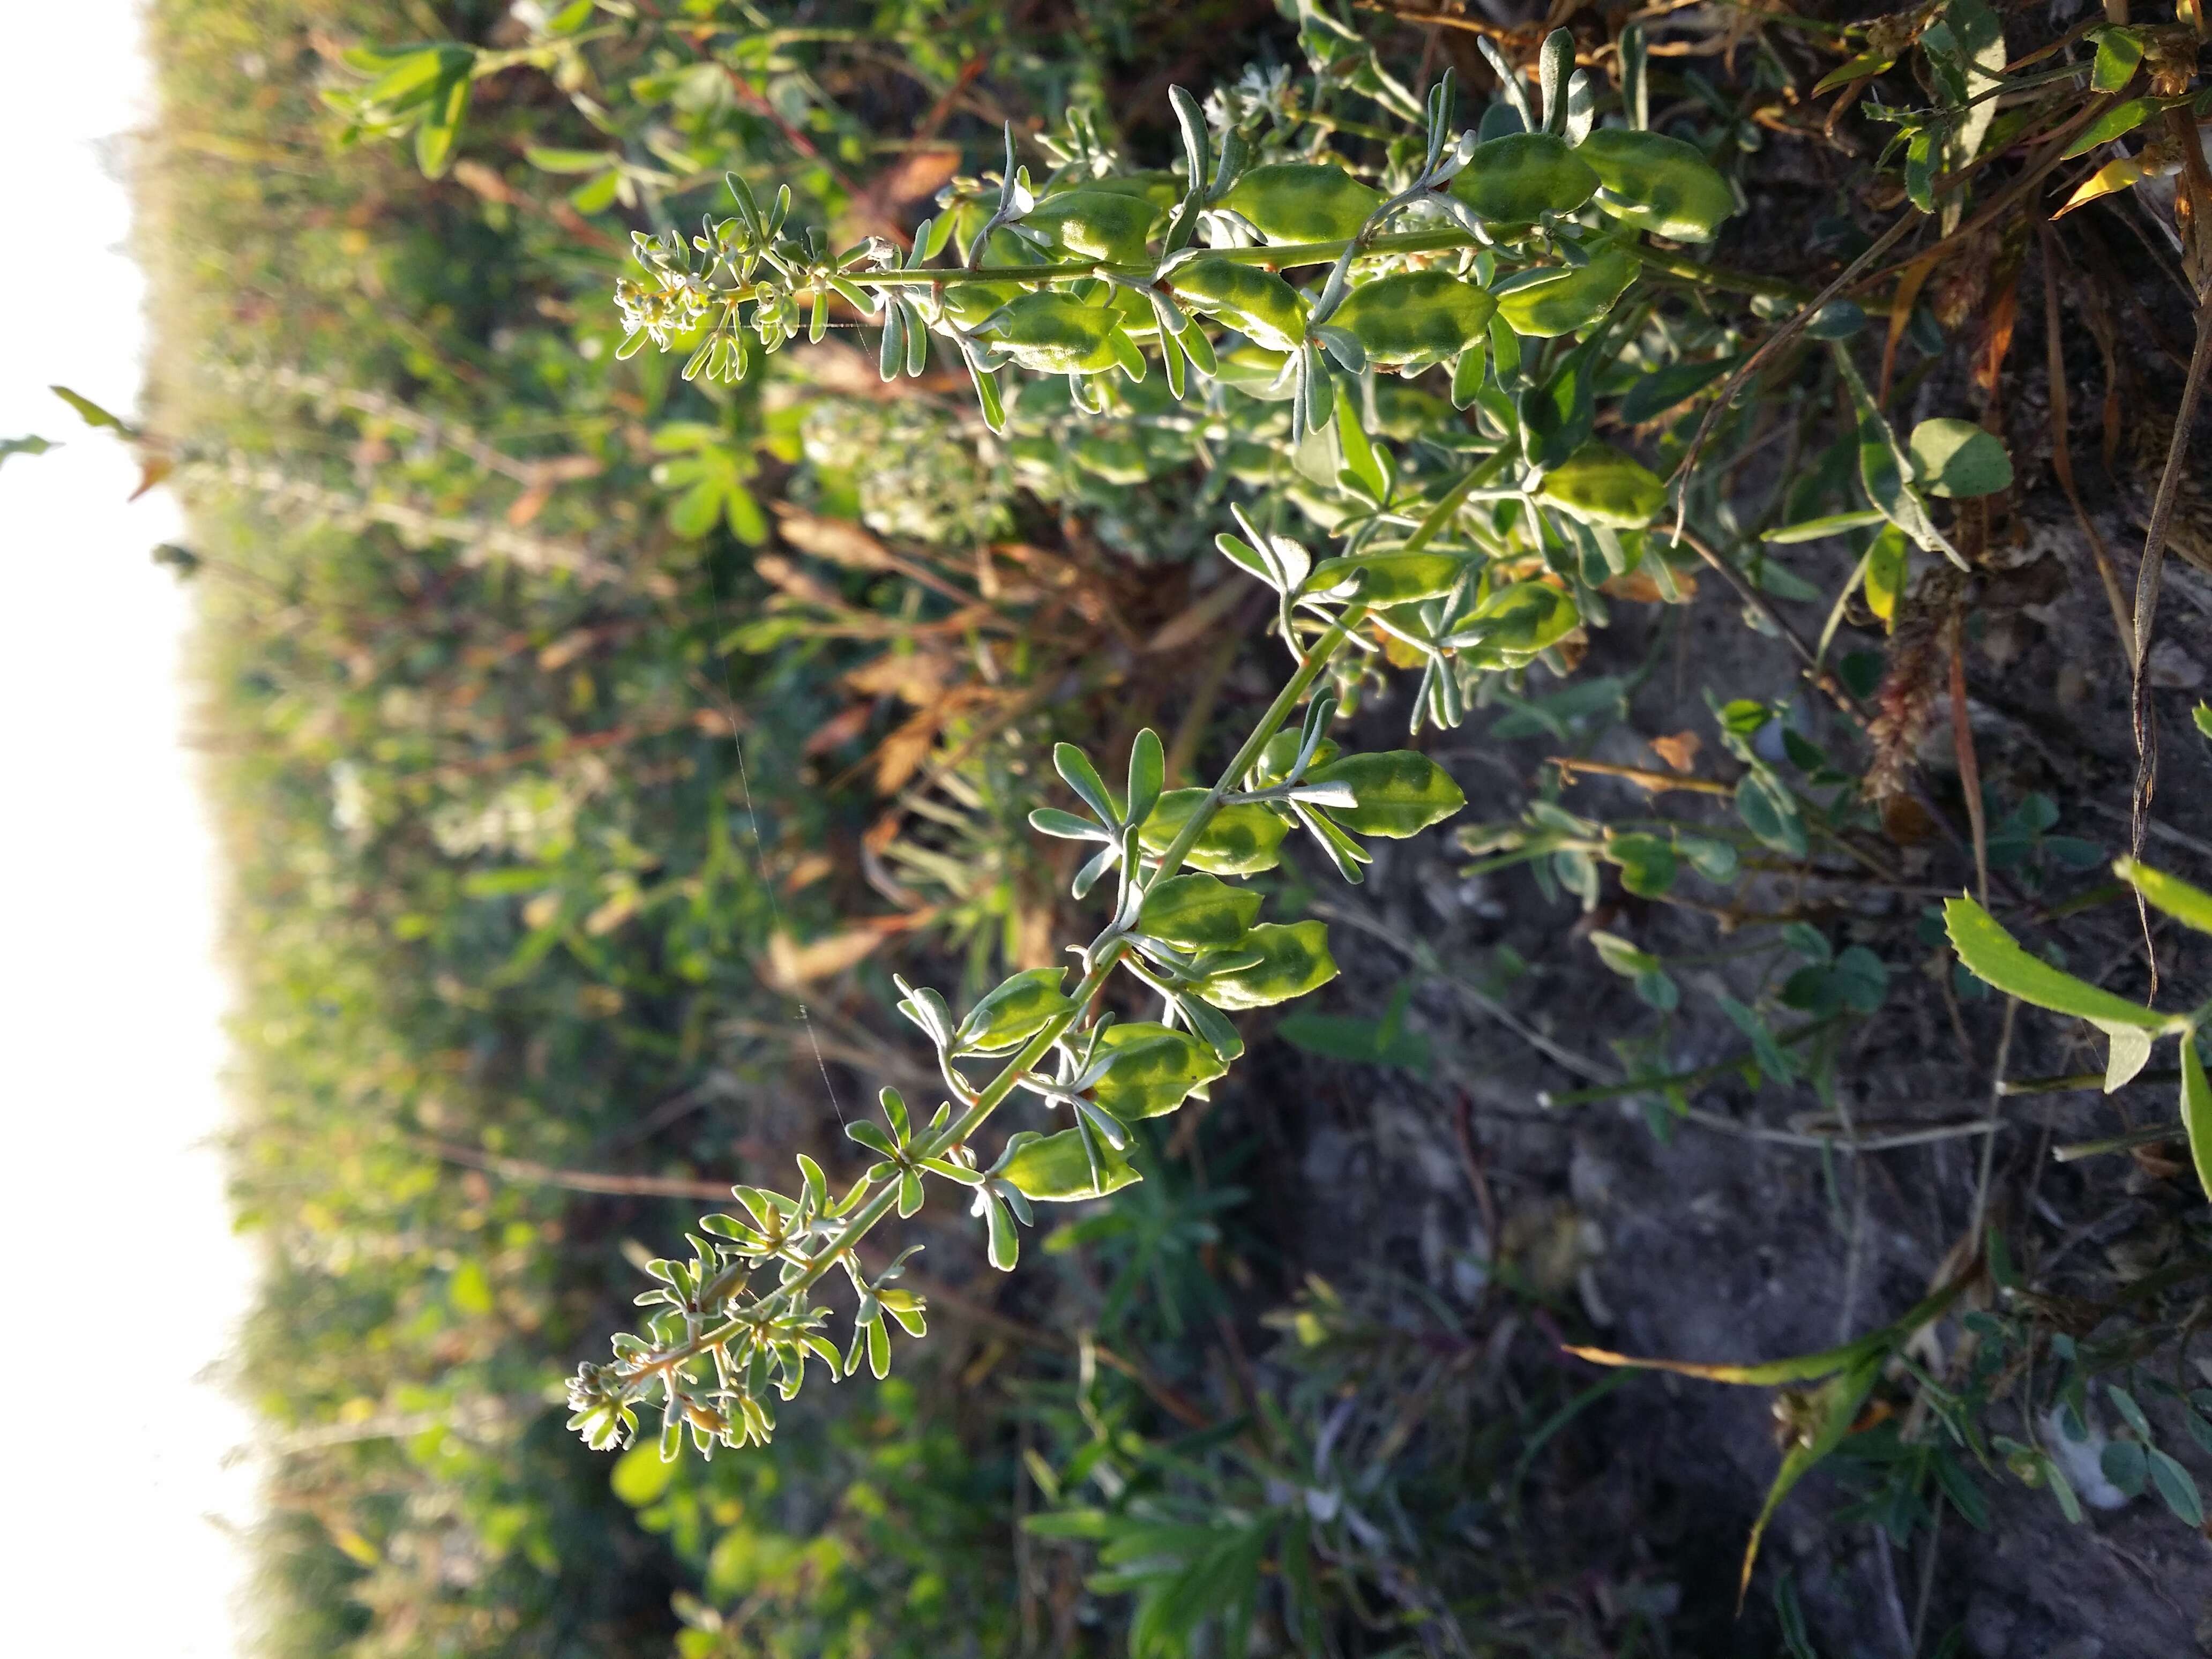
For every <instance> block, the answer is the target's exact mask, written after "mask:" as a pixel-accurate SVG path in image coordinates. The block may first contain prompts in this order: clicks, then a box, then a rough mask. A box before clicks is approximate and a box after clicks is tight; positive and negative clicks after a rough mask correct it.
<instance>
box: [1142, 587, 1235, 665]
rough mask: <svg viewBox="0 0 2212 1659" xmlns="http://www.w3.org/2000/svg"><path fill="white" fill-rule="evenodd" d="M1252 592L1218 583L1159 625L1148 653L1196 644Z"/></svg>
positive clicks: (1178, 649)
mask: <svg viewBox="0 0 2212 1659" xmlns="http://www.w3.org/2000/svg"><path fill="white" fill-rule="evenodd" d="M1249 591H1250V590H1249V588H1245V587H1243V586H1240V585H1239V584H1237V583H1236V582H1226V581H1225V582H1218V583H1216V584H1215V585H1214V586H1213V587H1212V589H1210V590H1209V591H1208V592H1206V593H1204V594H1201V595H1200V597H1199V599H1197V601H1196V602H1195V603H1194V604H1192V605H1190V606H1189V607H1188V608H1187V609H1185V610H1184V611H1181V612H1179V613H1178V614H1176V616H1173V617H1170V618H1168V620H1167V621H1166V622H1164V623H1162V624H1161V625H1160V629H1159V631H1158V633H1157V634H1154V635H1152V638H1151V639H1149V640H1147V641H1146V642H1145V652H1146V655H1148V656H1153V655H1158V653H1161V652H1164V651H1180V650H1181V649H1182V647H1185V646H1187V645H1193V644H1195V643H1196V642H1197V641H1199V640H1200V639H1203V638H1204V637H1205V636H1206V634H1207V633H1208V632H1209V631H1210V630H1211V629H1212V627H1213V625H1214V624H1215V623H1218V622H1219V621H1220V620H1221V619H1222V618H1223V617H1225V616H1227V615H1228V614H1229V612H1230V611H1231V610H1232V609H1233V608H1234V607H1235V606H1236V604H1237V600H1239V599H1243V597H1244V595H1245V594H1246V593H1247V592H1249Z"/></svg>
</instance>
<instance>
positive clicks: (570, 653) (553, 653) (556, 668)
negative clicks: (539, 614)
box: [538, 628, 599, 674]
mask: <svg viewBox="0 0 2212 1659" xmlns="http://www.w3.org/2000/svg"><path fill="white" fill-rule="evenodd" d="M598 637H599V635H598V633H597V632H596V631H595V630H593V629H589V628H578V629H571V630H570V631H569V632H568V633H566V634H563V635H562V636H561V637H560V638H559V639H557V640H556V641H553V643H552V644H550V645H549V646H547V647H545V648H544V650H542V651H540V652H539V653H538V667H539V668H540V669H542V670H543V671H545V672H546V673H548V674H556V673H558V672H560V671H561V670H562V669H564V668H566V667H567V666H568V665H569V664H570V663H572V662H574V661H575V660H576V659H577V658H579V657H580V656H582V655H583V654H584V653H586V651H588V650H590V649H591V648H592V641H593V640H595V639H597V638H598Z"/></svg>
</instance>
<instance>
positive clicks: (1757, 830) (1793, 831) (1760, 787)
mask: <svg viewBox="0 0 2212 1659" xmlns="http://www.w3.org/2000/svg"><path fill="white" fill-rule="evenodd" d="M1735 810H1736V816H1737V817H1740V818H1741V819H1742V820H1743V822H1744V827H1745V828H1746V829H1749V830H1750V831H1751V833H1752V834H1753V835H1754V836H1758V837H1759V840H1761V841H1763V842H1765V843H1766V844H1767V845H1768V846H1769V847H1771V848H1774V850H1775V851H1776V852H1778V853H1785V854H1788V855H1789V856H1790V857H1791V858H1793V859H1802V858H1803V857H1804V856H1805V853H1806V849H1807V842H1806V840H1805V821H1804V819H1803V818H1802V817H1799V816H1798V812H1797V803H1796V800H1795V799H1792V798H1791V796H1790V792H1789V790H1788V789H1787V788H1785V787H1784V786H1782V785H1781V784H1779V783H1777V782H1775V781H1772V780H1771V779H1770V778H1768V777H1767V776H1765V775H1764V774H1762V773H1760V772H1758V771H1751V772H1747V773H1745V774H1744V775H1743V778H1742V781H1741V782H1739V783H1738V784H1737V785H1736V787H1735Z"/></svg>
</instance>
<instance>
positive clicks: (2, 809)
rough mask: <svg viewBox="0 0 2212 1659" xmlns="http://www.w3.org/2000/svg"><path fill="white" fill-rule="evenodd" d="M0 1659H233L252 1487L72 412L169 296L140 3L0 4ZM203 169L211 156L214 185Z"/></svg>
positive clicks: (205, 1116) (164, 843)
mask: <svg viewBox="0 0 2212 1659" xmlns="http://www.w3.org/2000/svg"><path fill="white" fill-rule="evenodd" d="M0 39H4V40H5V42H6V46H7V56H8V61H9V64H10V66H11V69H12V71H13V72H12V73H10V74H9V76H7V90H6V95H5V96H4V97H0V155H4V156H6V157H7V158H8V163H7V166H6V167H5V168H4V169H0V222H4V223H6V224H8V225H9V226H10V227H11V228H12V230H13V234H12V235H11V236H10V239H9V240H10V249H9V253H8V255H7V257H6V258H0V439H5V438H15V437H21V436H22V435H25V434H27V433H36V434H39V435H41V436H44V437H46V438H49V439H52V440H55V441H60V442H63V443H64V445H65V447H64V448H61V449H58V450H55V451H52V452H50V453H47V454H45V455H40V456H21V455H18V456H14V457H10V458H9V459H6V460H5V461H0V882H4V883H5V890H4V894H0V1130H4V1134H5V1139H4V1142H0V1145H4V1146H5V1149H6V1150H5V1153H4V1162H0V1169H4V1170H5V1171H6V1180H5V1182H4V1185H0V1317H4V1319H5V1322H6V1326H5V1328H6V1342H7V1353H8V1362H7V1363H8V1366H9V1372H10V1376H11V1386H10V1389H9V1394H10V1399H9V1410H8V1415H9V1425H8V1431H7V1434H6V1444H5V1449H4V1451H0V1459H4V1462H0V1468H4V1470H5V1479H4V1490H5V1492H6V1494H7V1496H6V1501H5V1502H4V1503H0V1650H5V1651H8V1652H13V1653H17V1654H25V1655H28V1654H33V1653H53V1654H67V1655H70V1656H71V1659H107V1656H111V1655H112V1656H116V1659H122V1656H125V1655H130V1656H133V1659H137V1656H141V1655H145V1654H153V1653H158V1654H161V1655H163V1656H174V1659H187V1656H189V1659H216V1656H229V1655H231V1654H233V1653H234V1652H236V1651H237V1650H238V1648H239V1644H238V1642H237V1640H236V1638H235V1633H234V1632H235V1631H236V1629H237V1628H238V1627H239V1626H237V1625H236V1623H235V1622H234V1620H236V1618H237V1617H238V1616H239V1613H240V1608H239V1606H238V1603H239V1601H240V1596H239V1588H240V1577H241V1571H242V1568H241V1559H240V1552H239V1550H238V1549H237V1547H235V1545H234V1542H233V1540H232V1538H231V1536H230V1535H229V1534H227V1533H226V1531H225V1530H224V1529H223V1528H222V1526H220V1525H218V1524H217V1522H216V1521H215V1520H214V1519H211V1518H210V1517H211V1516H224V1517H228V1519H229V1520H230V1521H231V1522H233V1523H242V1522H246V1520H247V1519H248V1518H250V1516H252V1513H253V1506H254V1503H255V1492H254V1482H255V1479H256V1476H255V1474H254V1472H253V1470H252V1467H251V1465H250V1464H249V1463H246V1462H242V1461H241V1462H235V1463H233V1464H231V1466H230V1467H228V1468H226V1467H225V1463H226V1459H227V1456H228V1454H230V1453H231V1452H232V1451H233V1450H234V1449H237V1448H239V1447H240V1446H241V1445H243V1444H245V1443H246V1442H247V1440H248V1438H249V1432H248V1419H247V1418H246V1414H245V1413H244V1412H243V1410H242V1409H241V1408H240V1407H239V1406H238V1405H237V1404H236V1403H235V1402H234V1401H232V1400H230V1399H229V1397H228V1395H226V1394H225V1393H224V1392H223V1390H222V1386H221V1385H220V1383H217V1382H216V1381H215V1380H213V1379H211V1378H210V1377H209V1376H207V1373H208V1372H209V1370H210V1368H211V1367H213V1366H215V1365H216V1364H218V1363H219V1362H220V1361H221V1360H222V1358H223V1357H224V1355H225V1354H226V1353H227V1352H228V1346H229V1342H230V1339H231V1335H232V1333H233V1332H234V1328H235V1327H236V1324H237V1322H238V1320H239V1318H240V1315H241V1313H242V1312H243V1310H244V1309H245V1306H246V1302H247V1299H248V1297H249V1295H250V1291H251V1285H252V1275H253V1264H252V1258H251V1254H250V1251H249V1249H248V1247H247V1246H246V1245H245V1244H244V1243H241V1242H240V1241H239V1240H237V1239H234V1237H232V1236H231V1233H230V1230H229V1217H228V1207H227V1206H226V1204H225V1202H224V1199H223V1191H222V1166H221V1160H220V1158H219V1156H218V1155H217V1153H216V1152H215V1150H214V1149H213V1148H212V1146H210V1144H209V1143H210V1138H211V1137H212V1136H213V1135H215V1134H216V1133H217V1132H218V1131H219V1130H220V1128H221V1127H222V1122H223V1119H224V1113H225V1110H226V1105H225V1102H224V1099H223V1097H222V1092H221V1090H220V1087H219V1083H218V1078H219V1074H220V1073H221V1071H222V1066H223V1065H224V1050H223V1040H222V1030H221V1024H220V1023H221V1020H222V1012H223V1007H224V1001H225V995H226V991H225V986H224V982H223V981H222V976H221V975H220V974H219V972H218V969H217V967H216V960H215V943H216V915H215V907H216V883H215V872H214V863H213V860H214V849H213V847H212V845H211V842H210V833H209V829H208V825H207V823H206V821H205V817H204V812H203V809H202V805H201V802H200V799H199V795H198V793H197V779H196V776H195V764H194V760H193V757H192V755H191V751H190V750H187V749H186V748H185V747H184V740H185V736H186V734H187V731H188V728H189V726H190V725H191V720H190V718H189V714H188V704H189V701H190V698H189V694H188V693H187V691H186V690H185V685H184V683H183V681H182V680H181V679H180V678H179V654H180V650H179V647H180V645H181V642H182V637H183V634H184V630H185V626H186V623H187V616H188V610H189V603H190V601H189V595H188V594H187V593H186V592H183V591H181V590H180V589H179V586H178V584H177V581H176V579H175V578H174V577H173V575H172V574H169V572H168V571H167V570H166V569H164V568H160V567H157V566H155V564H154V563H153V562H151V561H150V559H149V557H148V554H149V550H150V549H151V548H152V547H153V546H154V545H155V544H156V543H158V542H163V541H171V540H178V539H181V538H182V533H183V532H182V530H181V527H180V526H179V522H178V517H177V512H176V508H175V506H174V504H173V502H172V501H170V500H169V498H168V497H167V495H166V494H164V493H162V492H159V491H157V492H155V494H153V495H149V496H147V497H146V498H144V499H143V500H141V501H137V502H136V503H134V504H129V505H126V504H125V497H126V496H127V495H129V494H130V493H131V488H132V487H133V485H134V484H135V483H136V482H137V470H136V467H135V465H134V464H133V462H132V460H131V456H130V454H129V453H128V451H127V450H126V449H125V447H124V446H123V445H121V444H120V443H118V442H117V441H115V439H114V437H113V435H112V434H107V433H95V432H92V431H89V430H88V429H87V428H85V427H84V426H83V424H82V422H80V421H78V419H77V418H76V416H75V415H73V414H72V413H70V410H68V409H67V408H65V407H64V405H63V404H61V403H60V401H59V400H58V399H57V398H54V397H53V396H52V393H50V392H48V391H47V390H46V386H47V383H48V382H49V381H55V380H58V381H61V382H63V383H64V384H66V385H69V386H73V387H75V388H76V390H77V391H79V392H82V393H84V394H85V395H86V396H87V397H89V398H93V399H94V400H95V401H96V402H99V403H101V404H106V406H107V407H109V408H111V409H113V410H117V411H118V412H125V411H129V410H132V409H133V408H134V407H135V405H136V404H137V393H138V386H139V382H140V379H141V376H142V368H141V364H142V352H143V345H144V340H145V329H146V324H145V319H144V317H143V314H142V307H143V299H144V294H143V282H142V279H141V277H140V275H139V272H138V270H137V267H136V266H135V265H134V264H132V263H131V259H130V258H129V256H128V254H127V253H126V252H125V251H124V248H123V246H122V245H123V243H124V241H125V237H126V236H127V234H128V233H129V226H130V205H129V202H128V199H127V197H126V194H125V187H124V185H122V184H121V183H120V182H119V180H118V179H117V178H116V177H114V176H113V175H112V173H110V172H109V170H108V168H107V167H106V164H105V163H104V161H103V150H102V149H101V148H100V141H101V140H104V139H106V138H109V137H112V135H115V134H118V133H121V132H124V131H128V130H131V129H133V128H137V127H141V126H143V125H147V124H148V123H149V121H150V119H151V112H150V108H149V89H148V84H147V75H146V70H145V66H144V64H143V62H142V61H141V59H140V58H139V56H138V52H139V44H138V40H139V29H138V21H137V7H136V3H135V0H69V3H67V4H62V5H56V4H43V5H42V4H34V3H31V0H0ZM208 165H210V166H214V165H219V164H218V163H215V162H210V163H208Z"/></svg>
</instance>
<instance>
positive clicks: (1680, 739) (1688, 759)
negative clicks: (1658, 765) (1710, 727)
mask: <svg viewBox="0 0 2212 1659" xmlns="http://www.w3.org/2000/svg"><path fill="white" fill-rule="evenodd" d="M1650 744H1651V752H1652V753H1653V754H1655V755H1656V756H1658V757H1659V758H1660V759H1661V760H1662V761H1664V762H1666V763H1667V764H1668V766H1669V767H1671V768H1672V769H1674V770H1675V771H1677V772H1681V773H1689V772H1692V771H1694V770H1696V769H1697V764H1698V751H1699V750H1700V749H1703V748H1704V747H1705V739H1704V738H1700V737H1699V735H1698V734H1697V733H1696V732H1692V731H1689V730H1686V729H1685V730H1683V731H1680V732H1675V733H1674V735H1673V736H1672V737H1668V738H1652V739H1651V740H1650Z"/></svg>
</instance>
